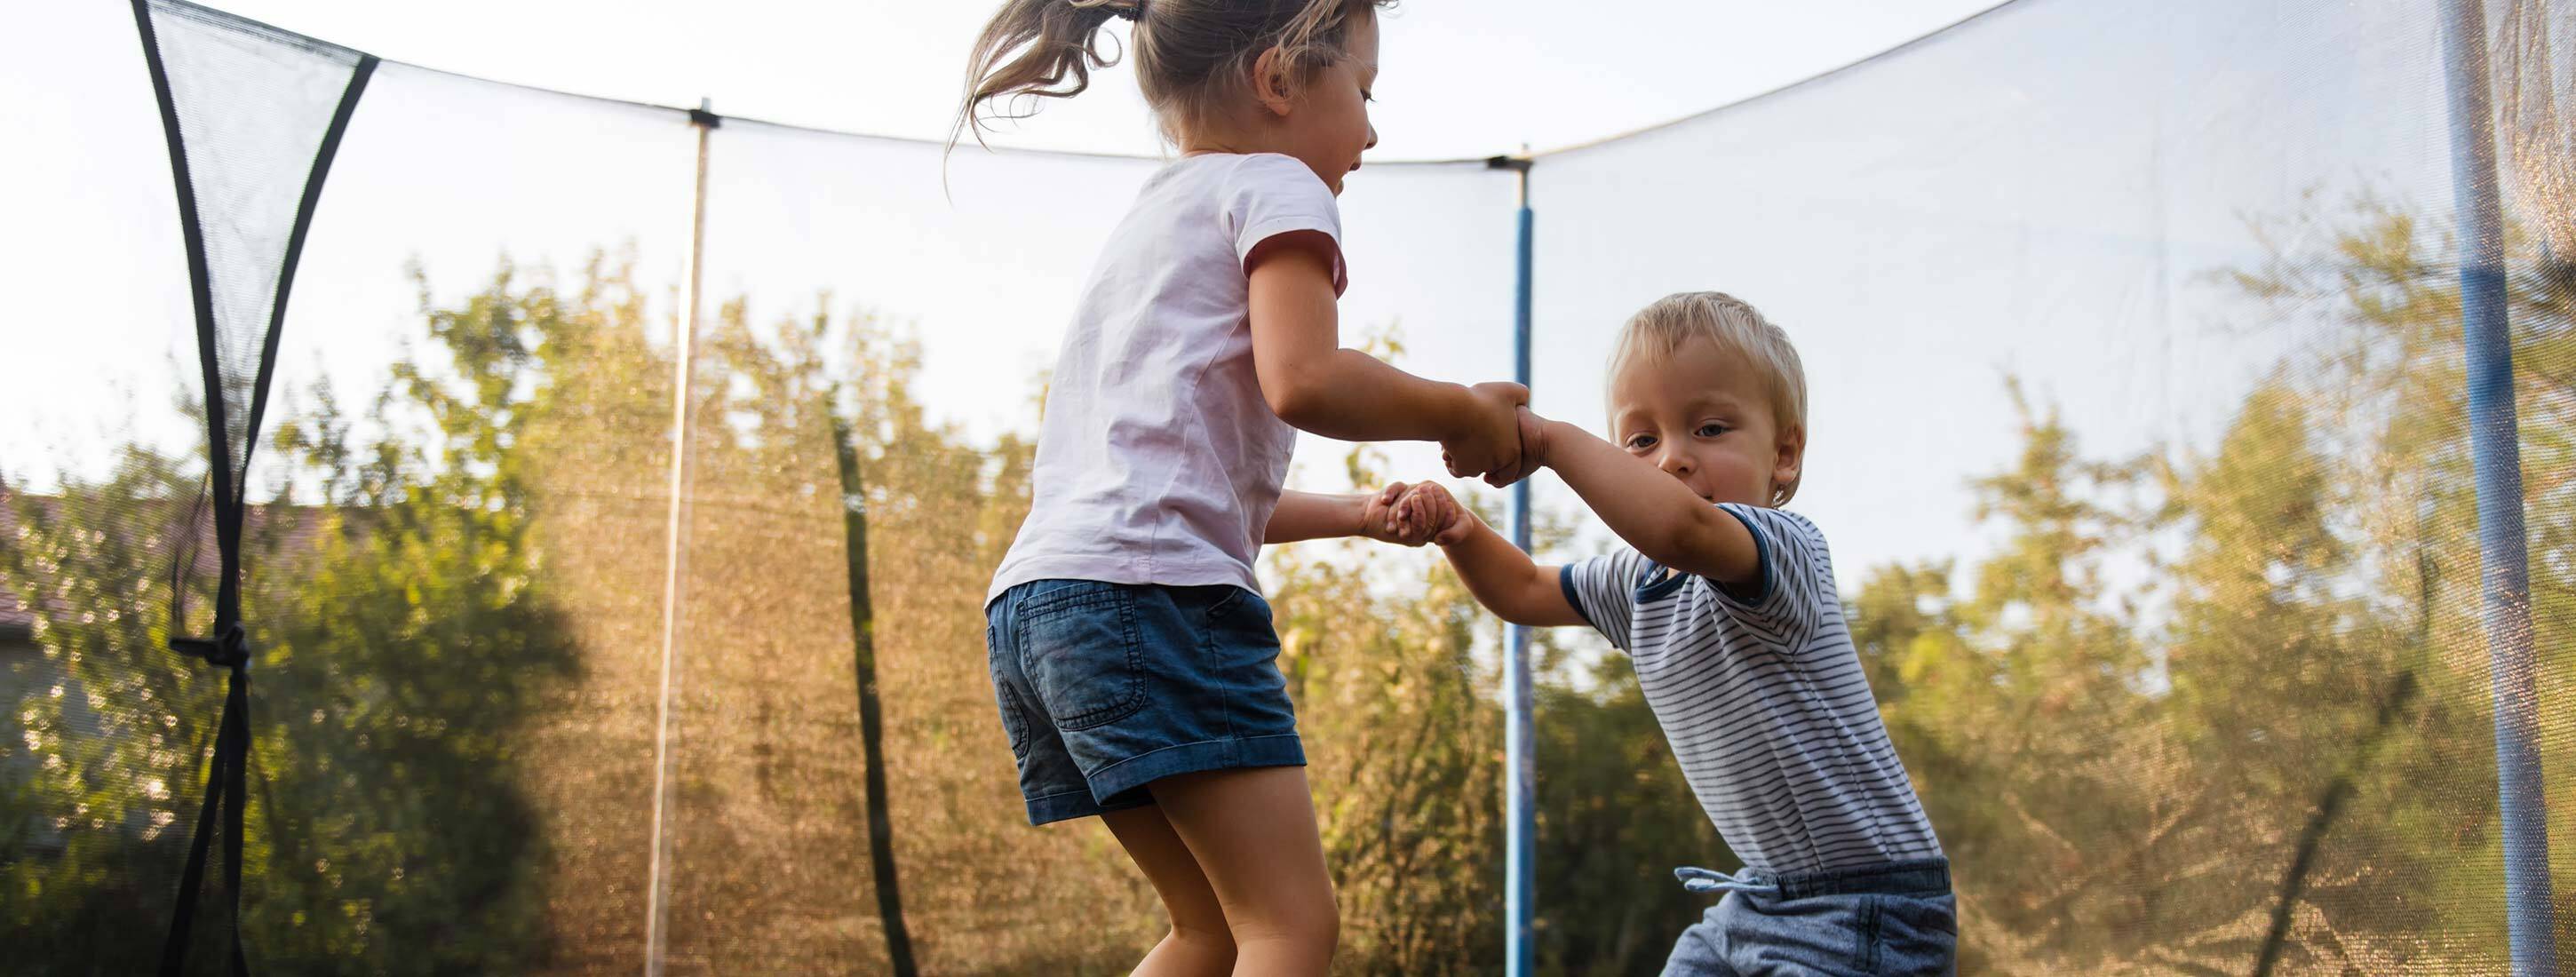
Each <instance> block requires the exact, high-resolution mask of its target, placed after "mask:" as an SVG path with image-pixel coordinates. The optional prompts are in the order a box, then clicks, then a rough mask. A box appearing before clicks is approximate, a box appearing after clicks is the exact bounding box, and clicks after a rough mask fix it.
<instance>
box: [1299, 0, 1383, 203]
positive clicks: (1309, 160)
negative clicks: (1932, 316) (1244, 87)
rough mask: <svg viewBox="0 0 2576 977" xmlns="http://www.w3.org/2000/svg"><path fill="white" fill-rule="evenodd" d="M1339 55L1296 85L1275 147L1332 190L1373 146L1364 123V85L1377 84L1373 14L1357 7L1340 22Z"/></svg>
mask: <svg viewBox="0 0 2576 977" xmlns="http://www.w3.org/2000/svg"><path fill="white" fill-rule="evenodd" d="M1342 30H1343V43H1342V50H1343V55H1342V57H1341V59H1340V60H1337V61H1335V62H1333V64H1332V65H1331V66H1330V67H1327V68H1324V69H1323V70H1321V71H1317V72H1315V73H1314V75H1313V76H1312V77H1309V78H1308V79H1306V83H1305V84H1304V85H1303V86H1301V87H1299V89H1298V90H1297V93H1296V97H1295V99H1294V101H1293V102H1292V103H1291V104H1290V105H1289V106H1288V107H1287V111H1286V112H1284V113H1283V115H1282V118H1281V119H1280V123H1281V126H1282V131H1280V133H1279V135H1280V136H1281V137H1282V141H1283V142H1284V143H1285V145H1283V146H1281V147H1280V151H1281V152H1285V153H1287V154H1288V155H1290V156H1294V157H1296V158H1297V159H1298V160H1299V161H1301V162H1303V163H1305V164H1306V167H1307V168H1308V169H1311V170H1314V171H1315V175H1316V176H1318V177H1322V178H1323V180H1324V185H1325V186H1328V187H1331V188H1333V193H1334V194H1336V195H1339V194H1340V193H1341V192H1342V177H1343V176H1344V175H1346V174H1348V173H1350V172H1351V171H1352V170H1356V169H1359V168H1360V154H1361V153H1362V152H1365V151H1367V150H1368V149H1369V148H1370V147H1372V146H1375V145H1377V127H1376V126H1372V125H1370V124H1369V117H1368V103H1369V101H1370V97H1369V88H1370V86H1373V85H1375V84H1377V15H1376V14H1375V13H1374V12H1372V11H1370V10H1368V9H1366V8H1363V9H1362V10H1361V11H1360V12H1358V13H1357V14H1355V15H1354V16H1353V17H1352V18H1351V19H1350V22H1349V23H1348V24H1346V25H1344V27H1343V29H1342Z"/></svg>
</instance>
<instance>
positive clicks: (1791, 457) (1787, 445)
mask: <svg viewBox="0 0 2576 977" xmlns="http://www.w3.org/2000/svg"><path fill="white" fill-rule="evenodd" d="M1806 463H1807V429H1806V428H1803V427H1798V426H1794V425H1793V426H1790V427H1785V428H1782V429H1780V439H1779V443H1778V444H1777V445H1775V446H1774V447H1773V457H1772V461H1771V504H1772V505H1774V506H1777V505H1779V504H1780V503H1783V502H1787V501H1789V497H1790V496H1792V495H1796V494H1798V476H1799V474H1800V473H1801V472H1803V471H1804V470H1805V467H1806Z"/></svg>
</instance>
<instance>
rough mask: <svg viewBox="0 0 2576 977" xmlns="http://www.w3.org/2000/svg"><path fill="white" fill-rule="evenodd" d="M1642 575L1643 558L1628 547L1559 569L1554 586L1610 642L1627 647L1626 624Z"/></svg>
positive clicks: (1633, 609)
mask: <svg viewBox="0 0 2576 977" xmlns="http://www.w3.org/2000/svg"><path fill="white" fill-rule="evenodd" d="M1645 572H1646V558H1645V557H1644V556H1643V555H1641V554H1639V553H1638V552H1637V551H1636V550H1634V549H1631V548H1629V547H1625V546H1622V547H1619V548H1618V549H1617V550H1616V551H1613V552H1611V553H1607V554H1604V555H1601V556H1596V557H1593V558H1591V559H1588V560H1585V561H1583V562H1581V563H1575V564H1571V565H1568V566H1566V567H1565V568H1564V569H1562V570H1559V571H1558V572H1557V576H1556V582H1557V585H1558V586H1560V587H1563V588H1564V589H1565V602H1566V603H1568V604H1572V605H1574V612H1575V613H1577V614H1580V615H1583V620H1584V621H1585V622H1586V623H1588V624H1590V625H1592V629H1593V630H1595V631H1599V632H1601V636H1602V637H1605V638H1608V639H1610V643H1611V644H1613V645H1616V646H1618V647H1619V648H1622V649H1625V648H1628V647H1629V645H1628V639H1629V635H1628V622H1629V620H1630V619H1631V618H1632V617H1634V616H1635V611H1636V608H1637V581H1638V578H1639V577H1641V576H1643V575H1644V574H1645Z"/></svg>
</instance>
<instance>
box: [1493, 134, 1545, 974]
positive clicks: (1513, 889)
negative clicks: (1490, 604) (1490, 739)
mask: <svg viewBox="0 0 2576 977" xmlns="http://www.w3.org/2000/svg"><path fill="white" fill-rule="evenodd" d="M1485 165H1487V166H1489V167H1491V168H1493V169H1498V170H1510V171H1512V173H1513V174H1514V176H1515V177H1516V178H1517V179H1516V181H1515V182H1516V185H1517V191H1518V195H1519V198H1520V210H1519V215H1518V228H1519V230H1518V235H1517V238H1518V240H1517V241H1516V246H1515V253H1514V264H1515V271H1514V274H1513V286H1512V293H1513V294H1512V371H1513V373H1512V379H1513V380H1514V381H1515V382H1517V383H1519V384H1520V385H1521V388H1522V389H1524V390H1526V389H1528V388H1529V385H1530V284H1531V273H1532V267H1531V266H1532V263H1533V259H1534V256H1535V244H1536V238H1535V235H1536V221H1535V215H1534V213H1533V212H1532V211H1531V209H1530V167H1531V165H1532V161H1531V159H1530V158H1529V157H1528V156H1496V157H1494V158H1492V159H1489V160H1486V161H1485ZM1524 464H1526V462H1524ZM1525 474H1526V473H1525ZM1511 509H1512V511H1511V523H1512V545H1513V546H1517V547H1519V548H1520V550H1521V552H1523V553H1527V552H1529V551H1530V483H1529V479H1528V478H1526V477H1524V478H1522V479H1521V480H1520V481H1518V482H1514V483H1512V501H1511ZM1503 649H1504V651H1503V712H1504V716H1503V757H1504V759H1503V798H1504V809H1505V819H1504V822H1503V973H1504V974H1505V975H1506V977H1528V975H1529V974H1530V973H1531V970H1530V963H1531V959H1532V954H1531V952H1530V923H1531V921H1532V920H1533V919H1534V918H1535V917H1536V912H1537V907H1536V906H1535V904H1534V903H1533V902H1532V898H1531V897H1532V895H1533V893H1534V890H1535V886H1534V885H1533V884H1532V883H1533V881H1534V880H1535V878H1536V876H1537V855H1538V805H1537V790H1536V784H1537V781H1538V757H1537V752H1536V750H1534V749H1533V748H1532V747H1533V744H1532V741H1531V738H1530V737H1531V734H1532V733H1533V729H1532V723H1531V716H1530V713H1531V711H1532V710H1531V696H1530V689H1531V684H1532V675H1531V673H1530V629H1529V628H1528V627H1527V626H1525V625H1519V624H1510V623H1506V624H1504V625H1503Z"/></svg>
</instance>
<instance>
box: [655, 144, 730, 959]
mask: <svg viewBox="0 0 2576 977" xmlns="http://www.w3.org/2000/svg"><path fill="white" fill-rule="evenodd" d="M723 121H724V120H723V118H722V117H721V116H718V115H716V114H715V103H714V101H713V100H711V99H699V100H698V107H697V109H696V110H695V111H692V112H690V113H689V124H690V125H692V126H695V127H697V130H698V163H697V178H696V183H695V187H694V189H692V190H691V192H690V197H689V272H688V278H687V282H688V285H687V290H686V292H685V293H684V298H683V299H682V300H681V301H682V303H683V307H682V308H681V310H680V314H679V317H678V320H679V321H678V322H677V323H676V325H677V328H676V329H674V330H672V335H671V362H672V367H671V481H670V492H671V504H670V516H669V522H668V524H667V526H666V527H665V529H664V537H663V553H662V567H663V568H662V662H661V672H662V675H661V689H660V691H659V692H658V693H657V694H656V695H655V697H654V722H653V828H652V839H651V845H652V847H651V850H650V852H649V853H648V854H647V855H646V856H645V870H644V977H662V946H663V943H664V942H665V941H666V940H668V939H669V938H670V935H669V934H668V933H665V932H663V929H662V916H663V912H664V909H665V906H664V899H663V894H664V891H665V890H666V889H668V888H669V879H668V872H669V869H668V867H667V866H666V865H665V864H664V863H665V862H666V861H667V859H666V858H664V855H663V853H664V852H666V851H667V850H669V848H670V841H669V835H668V831H667V827H666V825H667V822H668V820H669V817H668V815H669V811H670V806H671V776H670V774H671V673H672V671H673V669H674V667H675V666H676V664H677V663H678V659H679V643H680V628H681V626H682V624H683V623H684V622H683V621H682V619H681V610H680V601H681V599H682V597H683V596H684V594H683V589H684V583H685V581H684V579H683V577H682V574H681V572H680V563H681V558H682V556H683V554H684V553H685V552H686V550H687V546H688V543H687V535H688V530H689V525H688V487H689V449H690V445H691V439H690V433H691V432H690V427H691V425H690V423H689V421H690V409H689V408H690V406H691V404H692V403H693V402H694V401H695V399H696V398H695V396H694V390H693V389H692V387H693V384H692V380H693V378H694V377H695V375H696V373H697V348H698V314H699V310H700V306H703V305H704V304H705V301H704V297H703V296H702V294H701V292H700V288H701V286H702V284H703V279H704V277H705V272H706V250H707V145H708V143H709V142H710V141H711V139H712V137H713V136H714V135H715V130H716V128H717V127H718V126H720V125H722V124H723Z"/></svg>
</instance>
